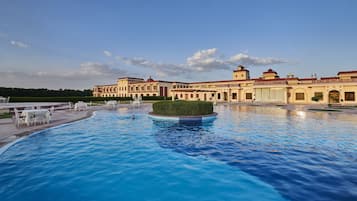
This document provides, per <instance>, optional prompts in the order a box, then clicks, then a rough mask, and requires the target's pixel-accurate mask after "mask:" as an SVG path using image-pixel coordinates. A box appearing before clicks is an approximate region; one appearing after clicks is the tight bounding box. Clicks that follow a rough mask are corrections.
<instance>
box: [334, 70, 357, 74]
mask: <svg viewBox="0 0 357 201" xmlns="http://www.w3.org/2000/svg"><path fill="white" fill-rule="evenodd" d="M349 73H357V71H356V70H353V71H340V72H338V73H337V75H339V74H349Z"/></svg>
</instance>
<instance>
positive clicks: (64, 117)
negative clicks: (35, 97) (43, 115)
mask: <svg viewBox="0 0 357 201" xmlns="http://www.w3.org/2000/svg"><path fill="white" fill-rule="evenodd" d="M96 109H98V108H97V107H94V108H91V109H90V110H87V111H70V110H59V111H55V113H54V114H53V115H52V119H51V123H50V124H42V125H37V126H23V127H21V128H16V126H15V123H14V122H13V119H11V118H10V119H0V147H2V146H4V145H6V144H7V143H10V142H12V141H14V140H16V139H18V138H20V137H23V136H26V135H29V134H31V133H33V132H36V131H39V130H43V129H45V128H50V127H54V126H58V125H61V124H65V123H69V122H73V121H78V120H81V119H85V118H88V117H90V116H92V114H93V111H95V110H96Z"/></svg>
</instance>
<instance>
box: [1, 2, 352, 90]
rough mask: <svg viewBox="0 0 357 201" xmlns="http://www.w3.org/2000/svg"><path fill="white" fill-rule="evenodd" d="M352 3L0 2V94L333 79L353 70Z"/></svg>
mask: <svg viewBox="0 0 357 201" xmlns="http://www.w3.org/2000/svg"><path fill="white" fill-rule="evenodd" d="M356 10H357V1H354V0H335V1H331V0H321V1H319V0H314V1H311V0H309V1H305V0H269V1H264V0H260V1H258V0H249V1H248V0H246V1H240V0H232V1H230V0H215V1H213V0H203V1H200V0H150V1H148V0H141V1H139V0H130V1H129V0H127V1H121V0H113V1H110V0H98V1H94V0H83V1H79V0H70V1H69V0H61V1H48V0H43V1H42V0H33V1H25V0H22V1H19V0H0V87H24V88H51V89H59V88H71V89H88V88H92V87H93V86H94V85H96V84H113V83H115V82H116V79H117V78H118V77H124V76H131V77H142V78H145V79H147V78H148V77H149V76H152V78H153V79H157V80H168V81H186V82H193V81H207V80H229V79H232V70H234V69H236V67H237V66H238V65H244V66H246V67H247V68H248V69H249V70H250V74H251V77H254V78H255V77H260V76H261V74H262V72H263V71H265V70H267V69H269V68H272V69H274V70H276V71H277V72H278V73H279V75H280V76H281V77H285V76H286V75H287V74H289V73H292V74H294V75H295V76H297V77H311V74H314V73H316V74H317V76H318V77H323V76H335V75H336V74H337V72H339V71H345V70H357V24H356V23H357V12H356Z"/></svg>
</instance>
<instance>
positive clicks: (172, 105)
mask: <svg viewBox="0 0 357 201" xmlns="http://www.w3.org/2000/svg"><path fill="white" fill-rule="evenodd" d="M152 107H153V113H154V114H158V115H167V116H195V115H208V114H212V113H213V103H211V102H205V101H160V102H157V103H154V104H153V106H152Z"/></svg>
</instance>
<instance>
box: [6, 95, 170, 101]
mask: <svg viewBox="0 0 357 201" xmlns="http://www.w3.org/2000/svg"><path fill="white" fill-rule="evenodd" d="M142 99H143V100H171V97H166V99H165V97H164V96H144V97H142ZM105 100H118V101H130V100H133V99H132V98H131V97H93V96H71V97H10V102H78V101H84V102H90V101H105Z"/></svg>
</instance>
